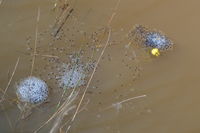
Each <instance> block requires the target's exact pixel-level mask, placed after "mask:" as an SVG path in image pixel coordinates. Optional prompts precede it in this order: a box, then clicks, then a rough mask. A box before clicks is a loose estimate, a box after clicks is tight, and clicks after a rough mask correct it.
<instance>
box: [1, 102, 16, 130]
mask: <svg viewBox="0 0 200 133" xmlns="http://www.w3.org/2000/svg"><path fill="white" fill-rule="evenodd" d="M0 104H1V108H2V109H3V111H4V113H5V116H6V119H7V121H8V124H9V126H10V128H11V130H12V132H13V131H14V130H13V126H12V122H11V120H10V118H9V116H8V113H7V112H6V111H5V107H4V106H3V104H2V103H0Z"/></svg>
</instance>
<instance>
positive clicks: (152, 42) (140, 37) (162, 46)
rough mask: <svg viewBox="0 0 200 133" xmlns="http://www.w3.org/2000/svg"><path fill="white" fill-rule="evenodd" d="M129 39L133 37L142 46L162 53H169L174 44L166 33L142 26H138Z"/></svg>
mask: <svg viewBox="0 0 200 133" xmlns="http://www.w3.org/2000/svg"><path fill="white" fill-rule="evenodd" d="M129 37H132V38H133V40H134V41H136V42H137V43H138V44H140V45H143V46H145V47H147V48H156V49H159V50H160V51H167V50H169V49H171V48H172V47H173V42H172V41H171V40H170V39H169V38H168V37H167V36H166V35H165V34H164V33H162V32H160V31H157V30H151V29H149V28H147V27H145V26H142V25H136V26H135V28H134V30H133V31H131V33H130V34H129Z"/></svg>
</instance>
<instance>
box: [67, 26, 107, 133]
mask: <svg viewBox="0 0 200 133" xmlns="http://www.w3.org/2000/svg"><path fill="white" fill-rule="evenodd" d="M110 36H111V29H109V34H108V39H107V41H106V45H105V46H104V48H103V50H102V52H101V54H100V56H99V58H98V60H97V63H96V64H95V67H94V70H93V72H92V74H91V76H90V79H89V80H88V83H87V86H86V88H85V90H84V92H83V95H82V97H81V100H80V102H79V104H78V106H77V108H76V111H75V113H74V115H73V117H72V120H71V123H72V122H73V121H74V119H75V117H76V115H77V113H78V110H79V108H80V106H81V104H82V102H83V99H84V97H85V94H86V92H87V90H88V88H89V86H90V83H91V81H92V79H93V76H94V73H95V72H96V69H97V67H98V64H99V62H100V60H101V58H102V56H103V54H104V52H105V50H106V48H107V46H108V44H109V41H110ZM70 128H71V125H70V126H69V127H68V128H67V130H66V133H67V132H68V131H69V129H70Z"/></svg>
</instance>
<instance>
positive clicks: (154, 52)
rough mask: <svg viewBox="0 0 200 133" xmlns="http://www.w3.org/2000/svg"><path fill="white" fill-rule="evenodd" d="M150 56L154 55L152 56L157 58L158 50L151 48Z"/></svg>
mask: <svg viewBox="0 0 200 133" xmlns="http://www.w3.org/2000/svg"><path fill="white" fill-rule="evenodd" d="M151 54H152V55H154V56H159V55H160V52H159V49H157V48H153V49H152V50H151Z"/></svg>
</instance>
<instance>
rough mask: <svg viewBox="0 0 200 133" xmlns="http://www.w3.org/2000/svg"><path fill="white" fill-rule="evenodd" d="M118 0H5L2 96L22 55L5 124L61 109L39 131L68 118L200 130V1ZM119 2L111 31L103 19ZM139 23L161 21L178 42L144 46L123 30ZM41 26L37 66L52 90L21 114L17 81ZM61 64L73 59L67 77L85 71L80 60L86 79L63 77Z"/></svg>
mask: <svg viewBox="0 0 200 133" xmlns="http://www.w3.org/2000/svg"><path fill="white" fill-rule="evenodd" d="M59 2H62V1H59ZM117 2H118V1H117V0H110V1H106V0H101V1H97V0H95V1H94V0H93V1H92V0H85V1H78V0H74V1H73V0H72V1H69V6H66V7H61V6H62V5H63V3H62V4H60V3H58V5H57V6H56V7H55V8H54V6H55V1H49V0H45V1H39V0H31V1H25V0H18V1H2V2H1V1H0V17H1V21H0V26H1V30H0V35H1V40H0V43H1V49H0V60H1V65H0V70H1V75H0V82H1V86H0V89H1V97H2V96H3V95H4V90H5V89H6V86H7V84H8V82H9V79H10V78H11V77H12V72H13V69H14V67H15V63H16V61H17V59H18V57H20V60H19V64H18V65H17V69H16V72H15V73H14V76H13V77H12V81H11V84H10V85H9V87H8V89H7V90H6V93H5V95H4V97H5V99H3V101H1V112H0V120H1V121H0V131H1V132H34V131H35V130H36V129H38V128H39V127H40V126H42V124H44V123H45V122H46V121H47V120H48V119H49V118H50V117H51V116H52V115H53V114H54V113H55V112H57V111H59V113H58V114H57V115H56V116H57V117H55V118H54V119H52V120H51V121H50V122H49V123H47V124H46V125H45V126H44V127H43V128H41V130H39V132H49V131H52V132H62V131H66V130H67V129H68V127H69V126H71V127H70V130H69V132H70V133H79V132H81V133H93V132H95V133H102V132H104V133H116V132H119V133H120V132H121V133H132V132H142V133H146V132H150V133H160V132H162V133H168V132H172V133H179V132H180V133H183V132H184V133H191V132H192V133H198V132H199V131H200V129H199V125H198V123H199V122H200V116H199V111H200V107H199V106H198V104H197V103H198V101H199V100H200V98H199V95H198V94H199V84H198V79H199V77H200V76H199V70H198V68H199V63H198V58H197V57H198V56H199V51H198V48H199V45H198V43H199V39H198V35H199V30H198V27H199V21H200V19H199V15H198V12H199V7H198V4H199V1H197V0H190V1H189V0H186V1H184V2H183V1H181V0H174V1H170V0H169V1H163V0H149V1H145V0H140V1H139V0H123V1H120V3H119V5H118V8H117V10H116V9H115V5H116V4H117ZM38 7H39V9H40V19H39V23H38V25H37V23H36V19H37V12H38ZM72 9H73V11H71V12H72V13H71V14H70V10H72ZM113 12H114V13H116V14H115V15H114V17H113V19H112V23H111V28H112V30H111V32H110V31H109V29H108V28H107V27H106V25H107V24H108V22H109V20H110V17H111V16H112V15H113ZM68 14H70V15H69V16H68ZM65 19H66V22H65ZM59 20H60V21H59ZM62 22H65V23H62ZM55 23H56V25H55ZM135 24H144V25H148V26H150V27H155V28H156V29H158V30H162V31H163V32H165V33H166V34H167V35H169V36H170V38H171V39H172V40H173V42H174V43H175V48H174V50H173V51H172V52H171V51H170V52H167V53H164V54H162V53H161V56H160V57H158V58H152V57H151V56H149V53H148V52H147V51H146V50H144V49H143V48H142V47H140V46H137V45H135V44H134V42H132V43H130V42H129V41H130V40H129V39H128V38H127V34H128V33H129V31H130V29H132V28H133V26H134V25H135ZM37 26H38V31H39V32H38V34H37V49H36V53H35V61H34V67H33V68H34V69H33V75H34V76H36V77H40V78H41V79H43V80H45V81H46V83H47V84H48V86H49V98H48V100H47V101H46V102H45V103H43V104H41V105H38V106H34V107H33V108H31V109H30V110H29V111H30V112H31V115H29V116H27V117H26V118H25V119H21V115H22V114H23V112H21V111H20V109H19V108H18V106H17V105H19V104H18V102H19V101H18V100H17V96H16V94H15V91H16V83H17V82H19V81H20V80H21V79H23V78H25V77H27V76H29V75H30V73H31V67H32V66H31V65H32V62H33V52H34V48H35V47H34V46H35V30H36V27H37ZM59 27H61V28H60V29H59ZM57 32H58V33H57ZM109 36H110V38H109V39H110V40H109V43H108V47H107V48H106V50H105V52H104V53H103V56H102V58H101V60H100V62H99V64H98V66H97V69H96V71H95V73H94V75H93V70H94V68H95V64H96V63H97V62H98V59H99V57H100V56H101V53H102V50H104V46H105V45H106V44H107V43H106V42H107V41H108V37H109ZM63 64H70V67H69V70H70V71H71V72H70V75H72V79H71V80H74V79H76V78H75V77H73V76H74V75H75V76H77V75H76V74H77V73H79V71H74V70H76V68H80V67H81V68H83V69H84V74H85V76H84V78H85V79H84V82H85V84H81V85H80V86H78V87H75V86H74V85H73V84H72V82H67V83H68V84H69V85H71V86H73V87H69V85H68V87H66V86H67V85H65V86H62V85H60V81H61V80H62V77H63V73H66V72H68V70H66V68H65V69H63ZM77 66H78V67H77ZM67 69H68V67H67ZM81 71H82V70H81ZM74 72H75V73H76V74H74ZM91 76H93V78H92V80H91V83H90V85H89V86H87V83H88V81H90V77H91ZM78 79H79V78H78ZM69 80H70V79H69ZM75 83H77V82H75ZM81 83H82V82H81ZM74 88H75V89H74ZM86 88H87V91H86V93H85V97H84V99H83V102H82V104H81V106H80V108H79V110H78V112H77V115H76V117H75V119H74V121H71V120H72V119H73V116H74V113H75V111H76V108H77V106H78V103H79V101H80V100H81V97H82V96H83V94H84V90H85V89H86ZM71 92H74V93H71ZM60 107H62V108H61V109H63V110H59V109H60ZM30 112H29V113H30ZM57 124H58V126H57Z"/></svg>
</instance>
